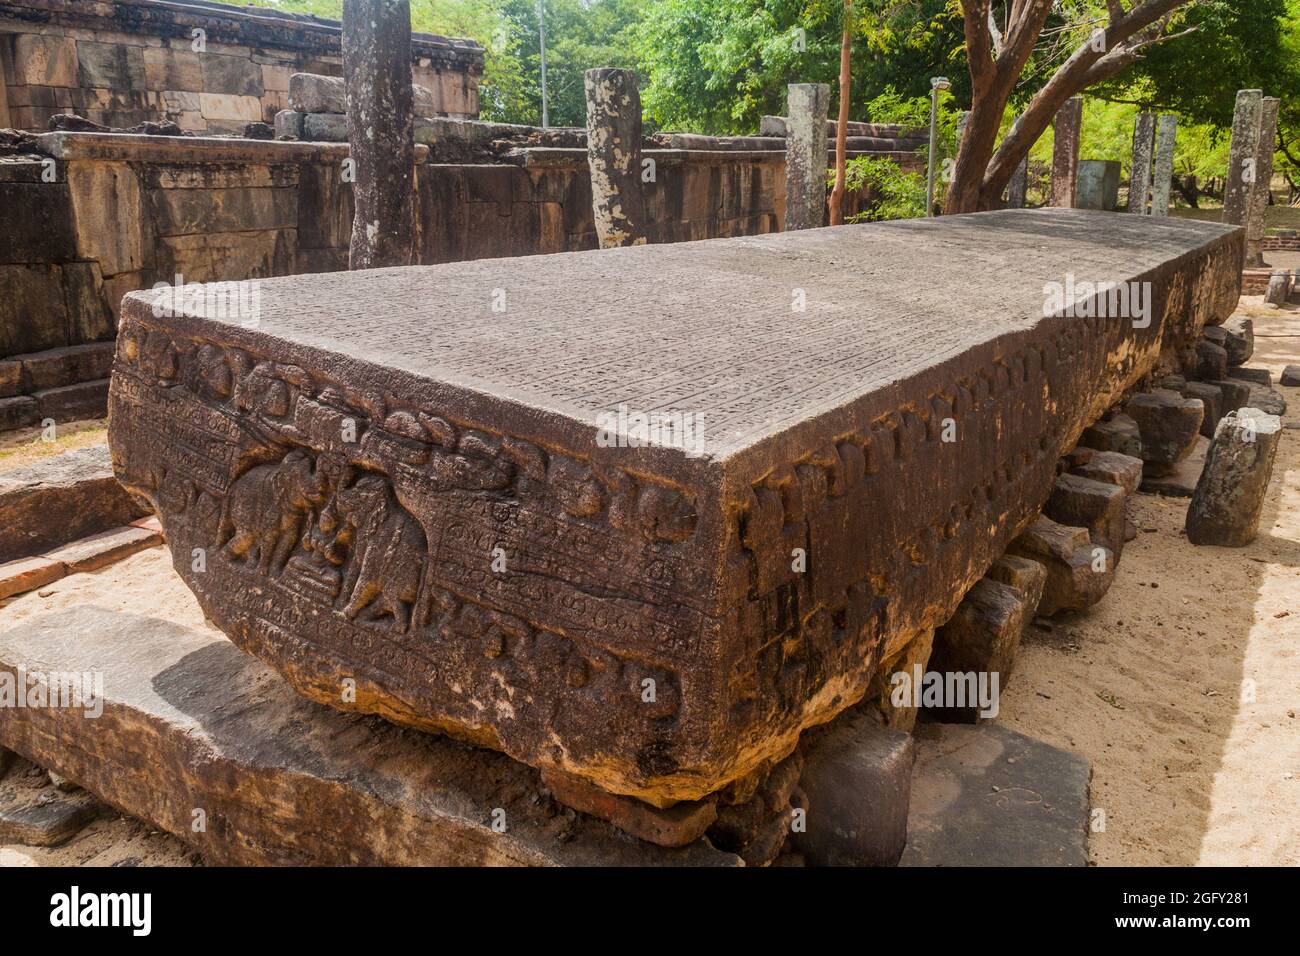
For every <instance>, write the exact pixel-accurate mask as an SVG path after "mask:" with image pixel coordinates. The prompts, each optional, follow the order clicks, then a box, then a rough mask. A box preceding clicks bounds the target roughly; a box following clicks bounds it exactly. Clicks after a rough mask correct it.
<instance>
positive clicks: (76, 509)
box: [0, 445, 148, 561]
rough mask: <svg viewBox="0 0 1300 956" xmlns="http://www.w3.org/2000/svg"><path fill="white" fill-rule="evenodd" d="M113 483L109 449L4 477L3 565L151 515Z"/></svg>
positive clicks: (72, 454) (79, 452)
mask: <svg viewBox="0 0 1300 956" xmlns="http://www.w3.org/2000/svg"><path fill="white" fill-rule="evenodd" d="M147 513H148V512H147V510H146V509H145V507H144V506H143V505H142V504H141V503H140V502H138V501H137V500H136V499H134V498H132V497H131V496H130V495H129V494H127V492H126V490H125V489H124V488H123V487H122V486H121V485H120V484H118V481H117V479H116V478H114V477H113V466H112V462H111V461H110V460H109V456H108V446H107V445H93V446H91V447H88V448H77V449H74V450H72V451H67V452H63V453H62V454H59V455H51V456H50V457H48V458H43V459H40V460H39V461H36V462H34V463H32V464H30V465H25V466H23V467H21V468H14V469H12V470H10V471H6V472H2V473H0V514H2V515H4V520H3V522H0V561H11V560H13V559H15V558H20V557H26V556H29V555H34V554H39V553H41V552H43V551H47V550H49V549H50V548H53V547H55V546H57V545H60V544H64V543H66V542H68V541H71V540H73V539H76V538H83V537H85V536H87V535H91V534H94V533H96V532H98V531H106V530H108V529H109V528H116V527H119V526H121V525H125V524H129V523H130V522H132V521H134V520H135V519H137V518H140V517H143V516H144V515H145V514H147Z"/></svg>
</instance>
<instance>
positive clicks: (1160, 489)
mask: <svg viewBox="0 0 1300 956" xmlns="http://www.w3.org/2000/svg"><path fill="white" fill-rule="evenodd" d="M1209 447H1210V440H1209V439H1208V438H1206V437H1205V436H1204V435H1197V436H1196V444H1195V445H1193V446H1192V452H1191V454H1189V455H1188V456H1187V457H1186V458H1184V459H1183V460H1182V461H1180V462H1178V463H1177V464H1176V465H1174V466H1173V468H1172V470H1166V471H1163V472H1161V473H1159V474H1147V473H1146V471H1145V470H1144V471H1143V474H1142V487H1141V490H1142V491H1143V492H1144V493H1145V494H1149V495H1160V496H1162V497H1165V498H1190V497H1191V496H1192V491H1193V490H1194V489H1195V488H1196V482H1197V481H1199V480H1200V477H1201V469H1202V468H1204V467H1205V453H1206V452H1207V451H1208V450H1209Z"/></svg>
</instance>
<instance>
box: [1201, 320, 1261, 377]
mask: <svg viewBox="0 0 1300 956" xmlns="http://www.w3.org/2000/svg"><path fill="white" fill-rule="evenodd" d="M1219 329H1220V330H1221V331H1222V333H1223V334H1222V338H1214V339H1212V341H1214V342H1215V344H1217V345H1221V346H1223V348H1224V349H1225V350H1226V351H1227V353H1228V364H1229V365H1231V366H1236V365H1244V364H1245V363H1246V362H1248V361H1250V357H1251V356H1252V355H1254V354H1255V322H1254V320H1253V319H1251V317H1250V316H1248V315H1242V314H1237V315H1233V316H1230V317H1229V318H1228V321H1227V322H1224V323H1223V325H1221V326H1219ZM1205 334H1206V336H1207V337H1208V336H1209V335H1210V330H1209V329H1206V330H1205Z"/></svg>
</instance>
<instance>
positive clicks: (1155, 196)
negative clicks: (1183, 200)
mask: <svg viewBox="0 0 1300 956" xmlns="http://www.w3.org/2000/svg"><path fill="white" fill-rule="evenodd" d="M1177 142H1178V117H1177V116H1174V115H1172V114H1165V115H1164V116H1161V117H1160V120H1159V122H1158V123H1157V126H1156V172H1155V182H1154V183H1153V184H1152V186H1151V215H1153V216H1168V215H1169V188H1170V186H1171V185H1172V183H1173V180H1174V146H1175V144H1177Z"/></svg>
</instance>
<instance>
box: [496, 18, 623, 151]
mask: <svg viewBox="0 0 1300 956" xmlns="http://www.w3.org/2000/svg"><path fill="white" fill-rule="evenodd" d="M500 7H501V13H502V16H503V17H504V19H505V20H506V22H507V23H508V24H509V30H510V37H511V40H512V42H513V52H514V56H515V57H516V58H517V63H518V66H519V69H520V72H521V74H522V75H523V76H525V77H527V78H528V79H527V81H526V83H525V84H524V87H523V89H524V95H523V103H522V104H521V106H522V110H521V111H520V113H519V115H517V116H513V115H512V116H510V117H509V120H510V121H511V122H521V123H540V122H541V115H542V92H541V53H540V43H539V34H538V23H537V2H536V0H502V2H501V4H500ZM641 7H642V4H641V3H640V2H639V0H546V86H547V104H548V108H549V113H550V122H551V125H552V126H585V125H586V122H587V103H586V96H585V94H584V92H583V74H584V73H585V72H586V71H587V70H590V69H593V68H595V67H601V66H612V67H619V68H622V69H633V70H634V69H637V67H638V55H637V51H636V49H635V47H634V46H633V42H632V36H631V33H632V30H633V27H634V26H635V25H636V24H637V22H638V21H639V20H640V17H641Z"/></svg>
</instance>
